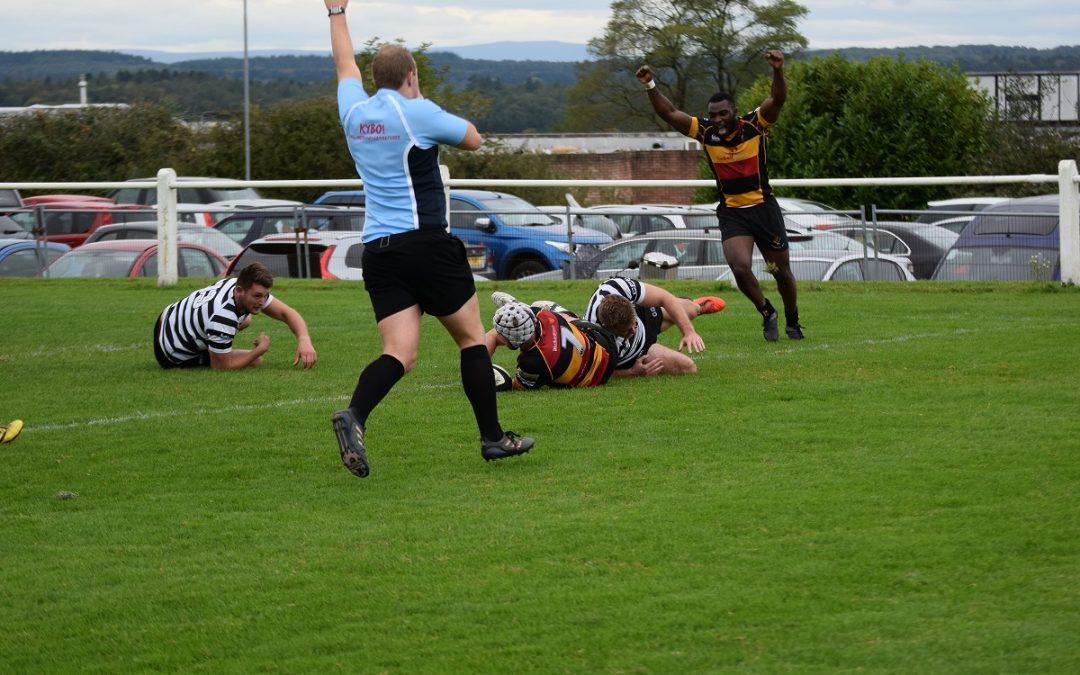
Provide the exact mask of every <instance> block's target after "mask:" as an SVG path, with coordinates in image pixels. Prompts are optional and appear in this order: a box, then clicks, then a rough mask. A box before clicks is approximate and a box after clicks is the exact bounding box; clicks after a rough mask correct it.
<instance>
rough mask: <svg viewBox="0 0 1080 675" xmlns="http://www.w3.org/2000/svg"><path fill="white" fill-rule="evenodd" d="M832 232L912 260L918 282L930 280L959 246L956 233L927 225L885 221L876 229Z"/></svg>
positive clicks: (869, 226) (859, 227)
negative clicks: (955, 246) (943, 259)
mask: <svg viewBox="0 0 1080 675" xmlns="http://www.w3.org/2000/svg"><path fill="white" fill-rule="evenodd" d="M827 231H829V232H835V233H837V234H842V235H844V236H846V237H850V238H852V239H854V240H855V241H856V242H862V241H863V239H864V238H865V239H866V240H867V242H868V243H870V244H871V245H872V246H873V247H874V248H875V249H877V251H878V252H879V253H888V254H890V255H898V256H903V257H906V258H908V259H909V260H911V264H912V270H913V272H914V274H915V278H916V279H929V278H930V277H932V276H933V275H934V270H935V269H937V264H938V263H939V262H941V259H942V258H944V257H945V254H946V253H947V252H948V250H949V248H950V247H952V245H953V244H954V243H955V242H956V239H957V237H958V236H959V235H958V234H957V233H955V232H953V231H952V230H948V229H945V228H943V227H938V226H937V225H933V224H928V223H918V222H915V223H911V222H906V221H896V220H882V221H878V223H877V228H876V232H877V235H876V238H875V234H874V232H875V228H874V226H873V225H872V224H867V225H866V227H865V228H864V227H863V226H862V225H861V224H860V225H855V226H849V225H842V226H838V227H833V226H829V227H828V230H827Z"/></svg>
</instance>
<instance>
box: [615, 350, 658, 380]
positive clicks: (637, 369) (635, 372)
mask: <svg viewBox="0 0 1080 675" xmlns="http://www.w3.org/2000/svg"><path fill="white" fill-rule="evenodd" d="M662 372H664V361H663V360H662V359H654V358H651V357H649V356H647V355H646V356H640V357H638V359H637V361H634V365H632V366H630V367H629V368H617V369H616V370H615V372H614V373H612V377H648V376H650V375H659V374H660V373H662Z"/></svg>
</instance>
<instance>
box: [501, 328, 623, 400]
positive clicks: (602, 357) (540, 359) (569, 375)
mask: <svg viewBox="0 0 1080 675" xmlns="http://www.w3.org/2000/svg"><path fill="white" fill-rule="evenodd" d="M536 323H537V325H538V326H539V330H540V334H539V336H538V337H537V338H536V342H535V343H534V344H533V345H532V346H531V347H529V348H528V349H525V348H522V350H521V353H520V354H519V355H518V361H517V378H516V380H517V383H518V384H519V385H521V387H523V388H525V389H537V388H539V387H543V386H548V387H596V386H598V385H601V384H603V383H605V382H607V381H608V378H610V377H611V373H612V371H614V370H615V364H614V361H613V358H612V354H611V350H613V349H614V347H615V339H614V338H615V336H614V335H612V334H611V333H610V332H608V331H606V330H604V329H603V328H601V327H600V326H597V325H596V324H592V323H588V322H586V321H579V320H573V321H571V320H568V319H567V318H566V317H564V316H563V315H561V314H556V313H555V312H551V311H549V310H546V309H541V310H539V311H537V312H536Z"/></svg>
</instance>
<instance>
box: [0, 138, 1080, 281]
mask: <svg viewBox="0 0 1080 675" xmlns="http://www.w3.org/2000/svg"><path fill="white" fill-rule="evenodd" d="M443 178H444V183H445V184H446V190H447V196H448V200H447V204H448V206H447V208H449V190H450V189H451V188H474V187H486V188H514V187H562V188H572V187H605V188H619V187H624V188H633V187H710V186H712V185H714V182H713V181H711V180H575V179H567V180H528V179H497V178H453V177H451V176H450V175H449V172H448V171H447V170H446V168H445V167H443ZM447 178H449V180H447ZM770 183H771V184H772V185H773V186H774V187H778V188H783V187H902V186H928V185H1009V184H1014V185H1015V184H1048V185H1052V184H1056V185H1057V186H1058V195H1059V197H1060V207H1059V209H1060V211H1059V222H1060V227H1059V233H1060V247H1061V253H1060V265H1061V280H1062V281H1063V282H1066V283H1080V172H1078V170H1077V166H1076V161H1075V160H1071V159H1067V160H1062V161H1061V162H1060V163H1059V164H1058V173H1057V174H1056V175H1055V174H1022V175H1014V176H922V177H884V178H882V177H879V178H786V179H782V178H776V179H773V180H771V181H770ZM181 185H182V186H183V187H185V188H225V187H228V188H246V187H251V188H298V187H325V188H359V187H362V186H363V182H362V181H361V180H359V179H335V180H250V181H242V180H223V179H216V180H205V181H192V180H186V181H184V182H183V183H182V184H181V183H179V182H178V181H177V176H176V172H175V171H174V170H172V169H169V168H165V169H161V170H160V171H158V174H157V180H156V181H123V182H117V181H107V182H82V183H74V182H72V183H58V182H44V183H0V189H9V188H14V189H17V190H114V189H119V188H131V187H144V188H156V189H157V191H158V205H157V212H158V238H159V239H160V241H161V243H162V245H161V247H160V249H159V256H160V258H159V264H158V284H159V285H172V284H175V283H176V281H177V276H178V275H177V271H178V266H177V251H176V230H177V215H176V195H177V190H178V189H179V188H180V187H181Z"/></svg>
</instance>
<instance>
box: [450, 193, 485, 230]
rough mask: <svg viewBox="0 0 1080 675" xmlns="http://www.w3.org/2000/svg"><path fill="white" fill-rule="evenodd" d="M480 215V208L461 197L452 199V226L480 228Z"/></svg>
mask: <svg viewBox="0 0 1080 675" xmlns="http://www.w3.org/2000/svg"><path fill="white" fill-rule="evenodd" d="M479 217H480V209H478V208H476V207H475V206H473V205H472V204H470V203H468V202H466V201H462V200H460V199H451V200H450V227H463V228H467V229H470V230H477V229H480V226H478V225H477V224H476V219H477V218H479Z"/></svg>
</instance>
